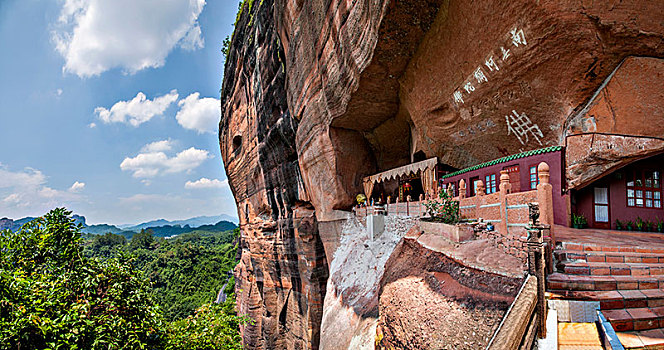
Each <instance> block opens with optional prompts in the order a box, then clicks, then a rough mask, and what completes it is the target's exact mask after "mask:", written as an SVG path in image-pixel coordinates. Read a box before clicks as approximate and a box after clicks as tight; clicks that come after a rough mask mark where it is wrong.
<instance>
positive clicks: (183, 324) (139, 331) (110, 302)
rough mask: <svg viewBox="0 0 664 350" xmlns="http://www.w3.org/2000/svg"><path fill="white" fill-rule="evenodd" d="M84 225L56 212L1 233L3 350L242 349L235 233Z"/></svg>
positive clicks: (0, 339) (0, 328)
mask: <svg viewBox="0 0 664 350" xmlns="http://www.w3.org/2000/svg"><path fill="white" fill-rule="evenodd" d="M81 228H82V227H81V225H78V224H76V223H75V222H74V220H73V219H72V218H71V212H69V211H67V210H66V209H63V208H58V209H54V210H52V211H51V212H49V213H48V214H46V215H44V216H43V217H40V218H37V219H36V220H33V221H32V222H29V223H27V224H25V225H24V226H22V227H21V229H20V230H18V231H16V232H12V231H10V230H6V231H3V232H2V233H1V234H0V349H120V348H127V349H241V338H240V334H239V326H240V324H242V323H243V322H248V320H247V319H246V318H244V317H241V316H238V315H237V314H236V312H235V300H234V295H233V291H234V279H233V275H232V271H233V268H234V267H235V265H236V255H237V249H238V236H239V230H238V229H235V230H231V231H226V232H211V231H206V230H193V231H191V232H188V233H185V234H181V235H178V236H177V237H174V238H170V239H165V238H161V237H156V236H155V234H154V232H153V231H152V230H142V231H141V232H139V233H136V234H134V235H133V236H132V237H131V238H130V239H127V238H126V237H125V236H123V235H118V234H114V233H106V234H103V235H94V234H82V233H81ZM222 287H223V292H224V293H225V295H226V300H225V301H224V302H221V303H215V300H216V299H217V295H218V293H219V291H220V290H221V289H222Z"/></svg>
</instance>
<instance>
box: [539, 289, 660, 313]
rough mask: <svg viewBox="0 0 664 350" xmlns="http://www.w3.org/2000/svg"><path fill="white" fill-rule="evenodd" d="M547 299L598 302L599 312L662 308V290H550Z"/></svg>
mask: <svg viewBox="0 0 664 350" xmlns="http://www.w3.org/2000/svg"><path fill="white" fill-rule="evenodd" d="M547 296H548V298H549V299H562V300H581V301H599V305H600V309H601V310H612V309H624V308H638V307H650V308H654V307H661V306H664V289H643V290H638V289H631V290H608V291H576V290H551V291H549V293H548V295H547Z"/></svg>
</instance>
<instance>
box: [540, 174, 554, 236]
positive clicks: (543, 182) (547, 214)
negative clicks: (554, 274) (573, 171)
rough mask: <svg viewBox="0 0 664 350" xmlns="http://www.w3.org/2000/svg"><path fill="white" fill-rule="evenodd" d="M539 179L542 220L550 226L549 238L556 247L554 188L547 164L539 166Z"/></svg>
mask: <svg viewBox="0 0 664 350" xmlns="http://www.w3.org/2000/svg"><path fill="white" fill-rule="evenodd" d="M537 178H538V179H539V184H538V185H537V202H538V203H539V208H540V213H541V219H540V221H541V222H542V224H543V225H549V226H550V230H549V236H550V237H551V244H553V245H555V244H556V240H555V236H554V234H555V232H554V230H553V222H554V221H553V220H554V218H553V186H552V185H551V182H550V179H551V176H550V174H549V165H548V164H546V163H545V162H541V163H539V165H538V166H537Z"/></svg>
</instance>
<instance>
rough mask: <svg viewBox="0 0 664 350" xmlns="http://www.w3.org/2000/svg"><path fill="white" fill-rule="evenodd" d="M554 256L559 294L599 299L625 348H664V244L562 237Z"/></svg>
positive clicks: (553, 288)
mask: <svg viewBox="0 0 664 350" xmlns="http://www.w3.org/2000/svg"><path fill="white" fill-rule="evenodd" d="M554 257H555V261H556V272H554V273H553V274H551V275H549V276H548V278H547V290H548V291H549V292H550V293H551V295H552V296H553V297H554V298H559V299H569V300H587V301H599V302H600V309H601V311H602V313H603V314H604V316H605V317H606V318H607V320H608V321H609V322H610V323H611V325H612V326H613V328H614V329H615V331H616V332H618V336H619V338H620V340H621V341H623V339H625V340H624V341H623V345H625V347H626V348H629V349H642V348H646V346H647V348H648V349H650V348H658V349H659V348H662V349H664V248H663V247H661V246H659V247H650V248H649V247H633V246H611V245H606V246H602V245H595V244H578V243H568V242H563V243H562V244H559V245H558V247H557V249H556V250H555V251H554ZM641 333H643V334H647V337H646V336H645V335H640V334H641ZM655 334H657V335H662V337H661V338H658V337H654V336H653V335H655ZM642 339H647V340H648V342H649V344H645V343H644V341H642ZM630 342H631V343H630ZM625 343H630V344H631V345H630V344H625ZM660 346H661V347H660Z"/></svg>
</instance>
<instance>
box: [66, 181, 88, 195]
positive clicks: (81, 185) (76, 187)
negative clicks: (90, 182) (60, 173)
mask: <svg viewBox="0 0 664 350" xmlns="http://www.w3.org/2000/svg"><path fill="white" fill-rule="evenodd" d="M84 188H85V182H78V181H76V182H74V184H73V185H71V187H70V188H69V191H70V192H79V191H82V190H83V189H84Z"/></svg>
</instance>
